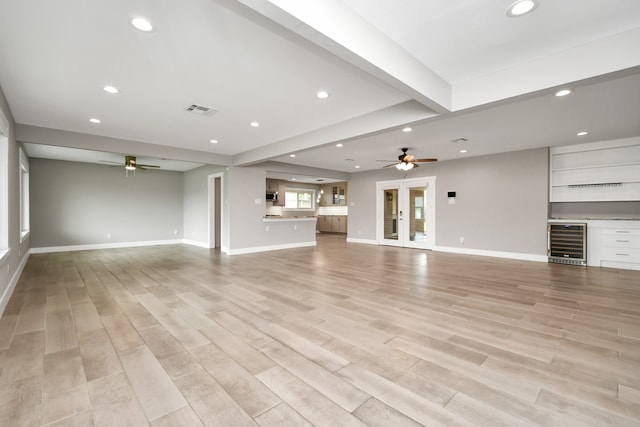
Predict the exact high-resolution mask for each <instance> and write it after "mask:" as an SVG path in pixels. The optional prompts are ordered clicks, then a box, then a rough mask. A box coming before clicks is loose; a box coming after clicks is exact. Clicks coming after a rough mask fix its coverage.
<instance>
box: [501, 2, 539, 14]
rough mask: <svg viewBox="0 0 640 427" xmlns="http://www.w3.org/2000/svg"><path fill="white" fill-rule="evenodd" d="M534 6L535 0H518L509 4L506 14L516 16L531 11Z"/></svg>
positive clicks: (536, 5)
mask: <svg viewBox="0 0 640 427" xmlns="http://www.w3.org/2000/svg"><path fill="white" fill-rule="evenodd" d="M536 7H538V1H537V0H518V1H516V2H514V3H512V4H511V6H509V8H508V9H507V16H510V17H512V18H516V17H518V16H522V15H525V14H527V13H529V12H532V11H533V10H534V9H535V8H536Z"/></svg>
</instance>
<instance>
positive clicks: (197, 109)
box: [187, 104, 217, 116]
mask: <svg viewBox="0 0 640 427" xmlns="http://www.w3.org/2000/svg"><path fill="white" fill-rule="evenodd" d="M187 112H188V113H193V114H196V115H198V116H212V115H214V114H215V113H216V112H217V111H216V110H214V109H213V108H210V107H205V106H204V105H198V104H191V105H189V106H188V107H187Z"/></svg>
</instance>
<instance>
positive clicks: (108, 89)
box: [102, 86, 118, 94]
mask: <svg viewBox="0 0 640 427" xmlns="http://www.w3.org/2000/svg"><path fill="white" fill-rule="evenodd" d="M102 89H103V90H104V91H105V92H107V93H114V94H115V93H118V88H116V87H114V86H105V87H103V88H102Z"/></svg>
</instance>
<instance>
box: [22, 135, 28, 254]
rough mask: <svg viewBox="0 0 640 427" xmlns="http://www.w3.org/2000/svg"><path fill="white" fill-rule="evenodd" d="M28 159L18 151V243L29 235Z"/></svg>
mask: <svg viewBox="0 0 640 427" xmlns="http://www.w3.org/2000/svg"><path fill="white" fill-rule="evenodd" d="M29 231H30V228H29V158H28V157H27V155H26V154H24V151H23V150H22V148H21V149H20V243H22V242H23V241H24V239H25V238H26V237H27V236H28V235H29Z"/></svg>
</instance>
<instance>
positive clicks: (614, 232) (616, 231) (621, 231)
mask: <svg viewBox="0 0 640 427" xmlns="http://www.w3.org/2000/svg"><path fill="white" fill-rule="evenodd" d="M598 231H599V232H600V233H601V234H603V235H605V236H637V237H639V238H640V229H635V228H600V229H598Z"/></svg>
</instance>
